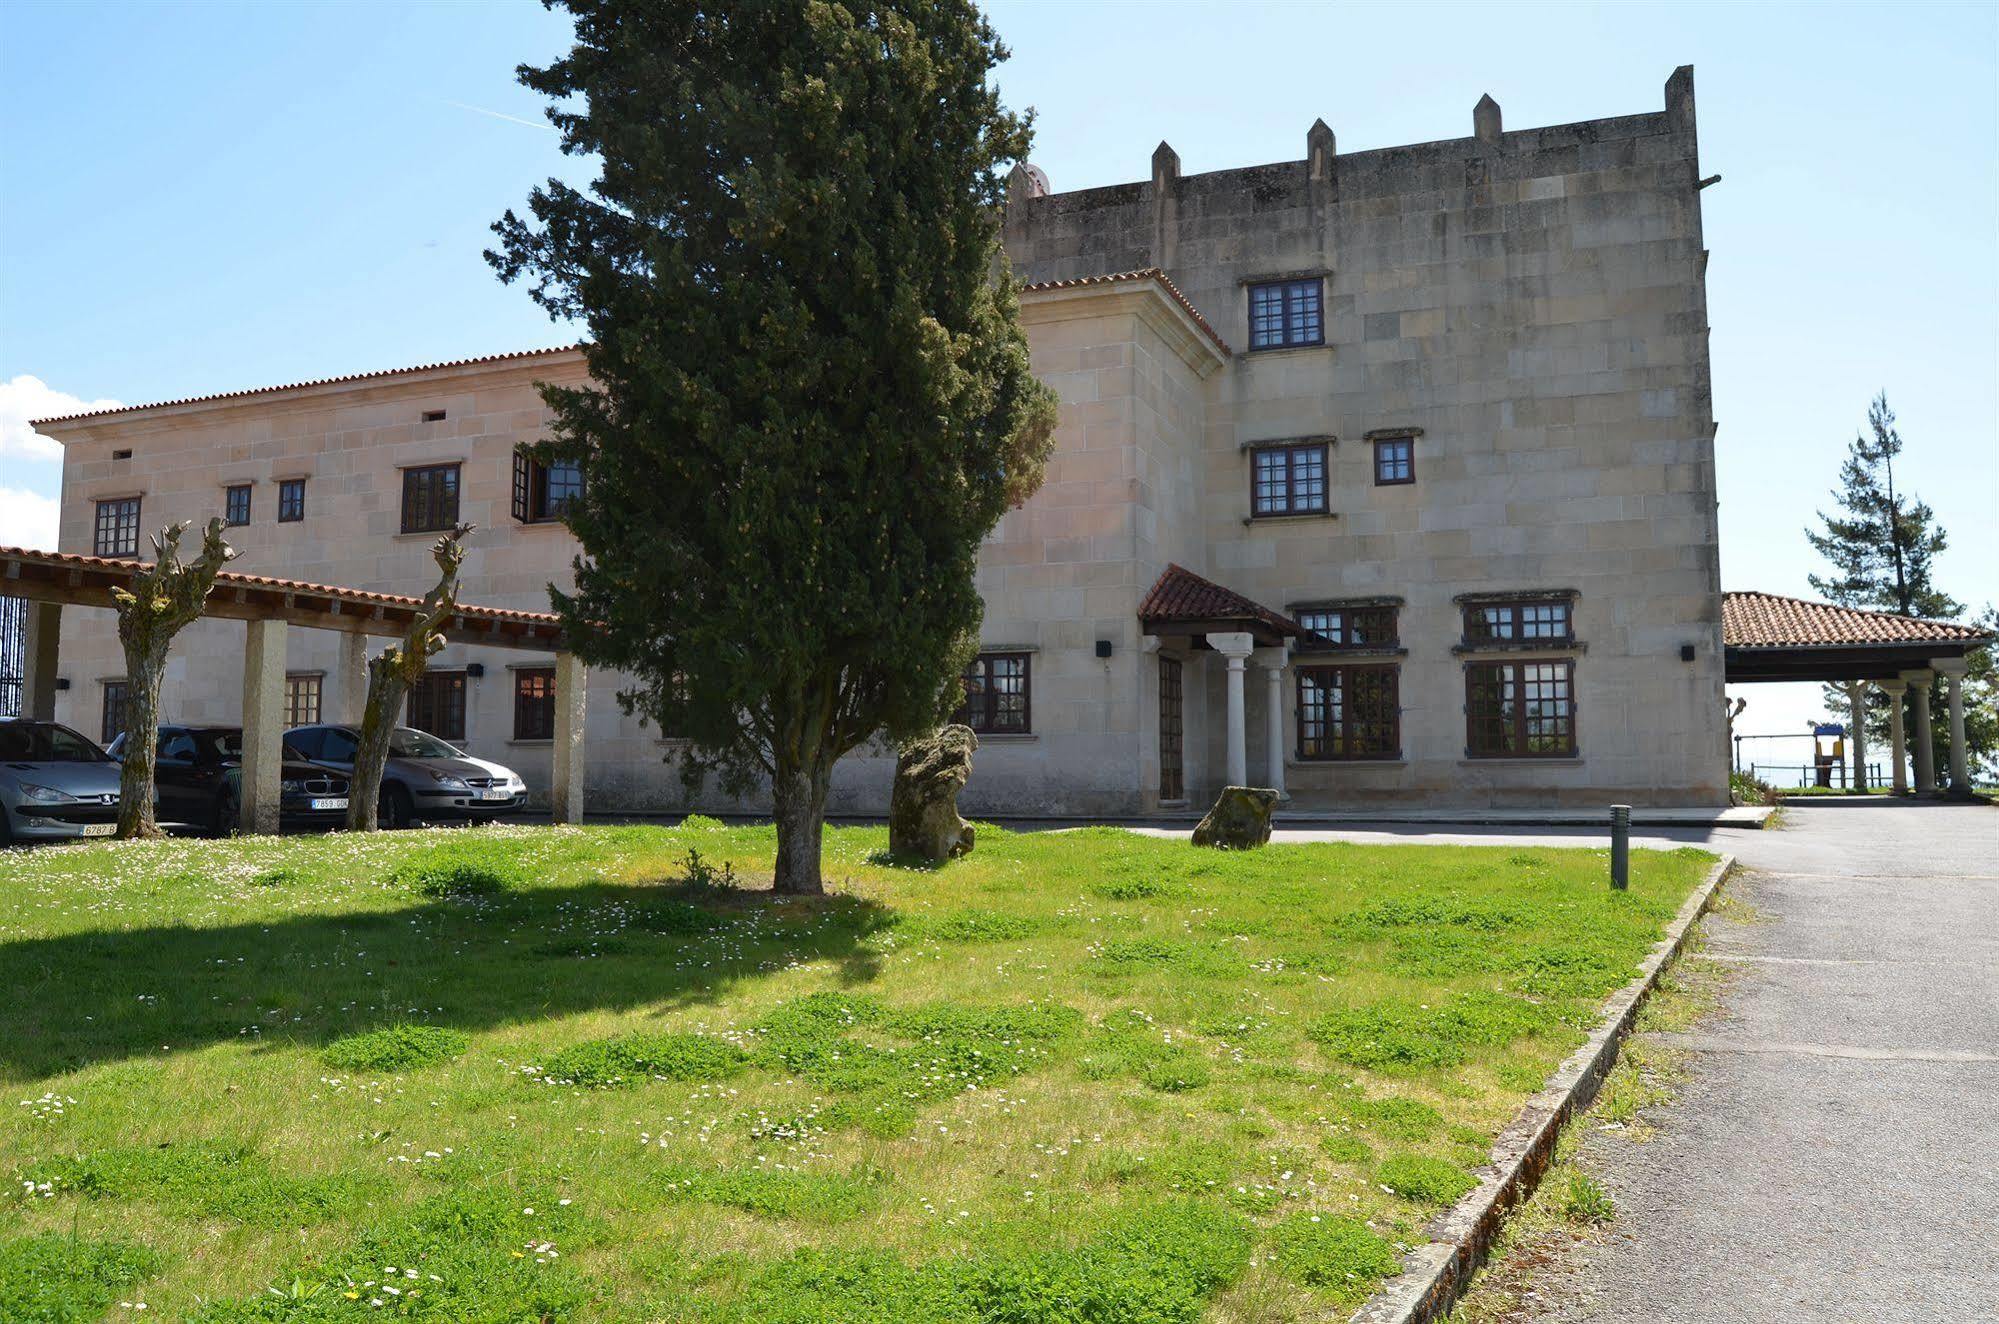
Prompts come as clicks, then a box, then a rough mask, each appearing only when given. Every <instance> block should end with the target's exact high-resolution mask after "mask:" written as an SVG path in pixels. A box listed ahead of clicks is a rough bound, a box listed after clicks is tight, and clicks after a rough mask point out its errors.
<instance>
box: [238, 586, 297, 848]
mask: <svg viewBox="0 0 1999 1324" xmlns="http://www.w3.org/2000/svg"><path fill="white" fill-rule="evenodd" d="M285 634H286V626H285V623H284V622H283V621H250V622H248V623H247V625H246V629H245V633H244V636H243V767H242V786H241V800H240V803H241V805H242V818H241V823H242V829H243V831H245V832H254V833H258V834H260V835H266V836H268V835H270V834H271V833H274V832H276V831H277V830H278V798H279V796H280V795H281V794H282V793H283V788H282V787H280V786H279V784H278V783H279V782H280V781H281V780H282V779H283V767H284V756H285V755H284V751H285Z"/></svg>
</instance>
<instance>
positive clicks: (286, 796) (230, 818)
mask: <svg viewBox="0 0 1999 1324" xmlns="http://www.w3.org/2000/svg"><path fill="white" fill-rule="evenodd" d="M159 730H160V744H159V754H158V756H157V757H156V758H155V760H154V763H153V782H154V785H155V786H156V787H157V788H158V792H159V808H158V814H159V817H160V819H161V820H162V821H163V822H167V823H186V824H188V825H190V826H193V827H198V828H201V829H203V830H205V831H208V832H213V833H215V834H216V835H217V836H222V835H225V834H227V833H229V832H232V831H234V830H235V829H236V826H237V824H238V822H239V821H240V820H241V818H242V810H243V728H242V727H240V726H163V727H161V728H160V729H159ZM124 746H125V737H124V734H123V733H120V734H119V736H118V738H117V739H116V740H113V741H112V742H111V745H110V753H111V755H112V757H114V758H123V757H124ZM346 817H347V778H346V777H344V776H342V775H341V774H339V773H336V772H332V771H329V770H328V769H326V768H322V767H320V766H319V765H317V764H315V763H313V762H311V761H309V760H308V759H307V758H306V757H305V756H304V755H303V754H301V753H299V752H298V750H296V749H294V748H292V746H291V744H290V742H289V741H287V742H286V744H285V747H284V762H283V763H281V764H280V765H279V767H278V824H279V826H280V827H281V828H287V827H289V828H329V827H338V826H339V825H340V824H341V822H343V821H344V820H345V819H346Z"/></svg>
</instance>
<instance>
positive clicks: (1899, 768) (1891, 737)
mask: <svg viewBox="0 0 1999 1324" xmlns="http://www.w3.org/2000/svg"><path fill="white" fill-rule="evenodd" d="M1875 683H1876V684H1878V685H1879V686H1880V687H1881V692H1882V693H1883V694H1885V695H1887V696H1888V746H1889V749H1890V750H1891V751H1892V757H1893V758H1894V760H1895V763H1894V771H1893V774H1892V775H1893V777H1894V781H1895V794H1897V795H1907V794H1908V793H1909V768H1908V750H1907V748H1906V747H1905V745H1904V744H1903V740H1902V699H1903V697H1904V696H1906V695H1907V694H1908V692H1909V682H1908V681H1906V680H1883V681H1876V682H1875Z"/></svg>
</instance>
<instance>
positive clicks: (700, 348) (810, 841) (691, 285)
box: [487, 0, 1055, 892]
mask: <svg viewBox="0 0 1999 1324" xmlns="http://www.w3.org/2000/svg"><path fill="white" fill-rule="evenodd" d="M547 2H548V3H549V4H550V5H551V6H553V5H554V4H556V3H560V4H561V5H562V6H563V7H564V8H565V9H567V10H569V11H570V13H571V14H572V15H573V16H574V19H575V23H576V39H575V44H574V47H573V48H572V49H571V50H570V52H569V53H568V54H567V55H566V56H564V57H563V58H561V59H559V60H557V61H555V62H554V63H552V64H550V65H548V66H547V67H545V68H532V67H523V68H522V69H521V71H520V77H521V81H522V82H523V83H524V84H526V85H527V86H528V87H530V88H533V89H534V90H535V91H537V92H540V93H543V94H544V95H546V96H548V97H550V98H551V99H552V100H553V101H554V103H555V104H554V106H553V107H552V108H551V109H550V110H549V112H548V114H549V118H550V120H551V121H552V122H553V123H554V124H555V126H556V127H557V128H558V129H559V130H560V131H561V133H562V141H563V149H564V151H566V152H568V153H571V154H575V155H582V156H592V157H595V158H597V160H598V161H600V162H601V170H600V172H599V174H598V176H597V178H596V180H595V181H594V182H593V184H592V185H591V187H590V189H589V191H588V193H587V194H586V193H584V192H580V191H578V190H576V189H573V188H570V187H568V186H566V185H564V184H563V183H561V182H560V181H558V180H550V181H549V182H548V183H547V184H546V185H544V186H543V187H541V188H539V189H536V190H535V192H534V194H533V196H532V198H531V199H530V202H529V208H530V210H531V211H532V213H533V217H532V219H531V220H529V219H523V218H522V217H519V216H517V215H515V214H514V213H513V212H511V211H510V212H508V213H507V215H506V216H505V218H504V219H502V220H501V221H500V222H499V223H498V224H497V225H496V226H495V227H494V229H495V231H496V233H497V234H498V235H499V239H500V242H499V245H498V250H497V251H496V252H490V253H488V254H487V258H488V260H489V261H490V262H491V263H492V264H493V265H494V267H495V269H496V270H497V271H498V272H499V274H500V276H501V278H502V279H503V280H506V281H514V280H518V279H523V278H525V279H527V280H529V281H530V282H531V289H532V292H533V294H534V297H535V298H536V300H538V301H539V302H540V303H541V304H542V305H543V306H544V307H545V308H546V309H547V310H548V311H549V313H550V314H551V316H553V317H555V318H557V319H577V320H580V321H581V322H582V323H583V324H584V325H585V326H586V327H587V328H588V331H589V341H588V343H587V344H586V345H585V346H584V352H585V355H586V357H587V359H588V362H589V368H590V374H591V378H592V384H591V385H590V386H589V387H587V388H582V389H573V390H572V389H559V388H553V387H549V388H544V390H543V397H544V399H545V400H546V401H547V402H548V405H549V407H550V409H551V411H552V412H553V415H554V424H553V429H552V436H551V437H550V438H549V439H547V440H546V441H544V442H543V443H542V444H541V446H540V447H539V448H538V449H539V451H540V453H541V455H542V457H543V458H544V459H569V460H576V461H580V462H581V463H582V465H583V467H584V472H585V476H586V481H585V487H584V491H583V495H582V496H581V498H580V499H578V500H576V501H574V502H573V503H571V504H570V506H569V507H568V509H567V511H566V512H565V515H564V518H565V520H566V521H567V523H568V525H569V527H570V528H571V529H572V530H573V531H574V532H575V534H576V536H577V538H578V539H579V541H580V542H581V543H582V548H583V553H582V556H581V557H580V558H578V562H577V565H576V590H575V592H574V593H560V592H557V593H555V594H554V599H555V605H556V609H557V610H558V611H559V612H560V613H561V614H562V615H563V616H564V617H565V619H566V620H567V622H568V623H569V626H570V628H571V630H572V632H573V634H574V636H575V637H576V638H577V639H578V641H579V651H581V653H582V654H583V656H584V657H585V659H586V660H588V661H590V662H592V663H597V664H604V665H608V666H612V667H616V668H619V669H621V670H623V671H625V672H626V673H628V674H629V675H631V676H632V677H634V678H635V684H634V686H633V687H632V688H631V689H630V690H629V691H627V692H626V693H625V694H624V695H622V696H621V701H622V702H623V703H624V704H625V705H626V707H627V710H628V711H636V712H638V713H640V714H642V715H644V716H645V717H647V718H648V719H649V720H651V721H653V722H656V723H657V724H658V726H659V728H660V729H661V730H662V731H668V732H672V733H674V734H675V735H678V736H684V737H686V738H687V739H688V740H689V741H690V742H691V747H692V753H691V755H690V756H689V757H688V758H687V759H686V760H685V762H684V763H683V771H684V772H685V773H686V775H687V777H688V780H689V783H690V785H693V784H698V782H699V781H700V780H701V779H702V778H703V777H704V776H706V775H707V774H709V773H717V774H719V776H720V778H721V780H722V784H723V785H724V786H725V787H726V788H728V789H730V790H732V791H735V792H742V791H746V790H748V789H749V788H750V787H752V786H753V785H755V784H757V783H758V782H759V781H767V782H768V784H769V787H770V790H771V794H772V798H773V801H774V806H775V810H776V819H777V829H778V854H777V869H776V886H777V889H778V890H779V891H784V892H817V891H819V890H821V881H820V858H819V857H820V836H821V825H822V823H823V820H824V811H825V803H826V795H827V790H828V785H829V782H830V778H831V775H832V769H833V764H834V761H835V760H837V759H838V758H840V757H841V756H842V755H844V754H846V753H848V752H850V751H851V750H854V749H855V748H857V747H859V746H860V745H862V744H864V743H866V742H868V741H871V740H874V739H877V738H883V737H886V738H888V739H900V738H904V737H907V736H909V735H912V734H916V733H918V732H920V731H922V730H925V729H927V728H929V727H931V726H934V725H935V724H936V723H937V722H938V721H940V720H942V719H943V718H944V717H945V716H946V715H948V714H949V712H950V711H951V710H952V709H953V708H954V707H955V706H956V705H957V703H958V702H959V701H960V698H961V691H960V689H959V682H958V676H959V673H960V670H961V668H962V667H963V665H964V662H965V660H966V659H967V658H968V656H969V654H970V652H971V650H972V649H973V648H974V647H975V646H976V640H977V632H978V626H979V620H980V613H981V604H980V599H979V595H978V593H977V592H976V590H975V588H974V586H973V571H974V568H975V564H976V559H977V554H978V548H979V544H980V542H981V540H982V539H983V538H984V536H985V535H986V533H987V532H989V531H990V530H991V528H992V527H993V525H994V524H995V523H996V522H997V521H998V519H999V517H1000V515H1001V514H1003V513H1004V512H1005V511H1006V509H1007V508H1008V507H1009V506H1010V505H1012V504H1016V503H1018V502H1019V501H1021V500H1023V499H1025V498H1026V497H1027V496H1028V495H1029V494H1030V493H1032V492H1033V491H1034V490H1035V488H1037V487H1038V486H1039V485H1040V481H1041V474H1042V469H1043V466H1044V464H1045V462H1046V460H1047V456H1048V453H1049V450H1050V448H1051V446H1052V435H1053V429H1054V419H1055V405H1054V397H1053V395H1052V394H1051V393H1050V392H1049V391H1048V390H1047V389H1046V388H1045V387H1043V386H1042V385H1041V384H1040V383H1038V382H1037V381H1035V379H1034V377H1033V375H1032V373H1031V372H1030V370H1029V365H1028V355H1027V343H1026V337H1025V335H1024V333H1023V332H1022V331H1021V329H1020V326H1019V322H1018V306H1017V302H1016V294H1015V291H1016V286H1015V284H1014V282H1013V280H1012V277H1011V275H1010V274H1009V272H1008V268H1007V265H1006V258H1005V253H1004V251H1003V250H1002V248H1001V246H1000V238H999V224H1000V209H1001V206H1002V203H1003V199H1004V179H1003V172H1004V170H1005V169H1006V168H1007V166H1008V165H1009V164H1010V163H1012V162H1014V161H1017V160H1020V159H1023V158H1024V157H1025V155H1026V152H1027V146H1028V140H1029V124H1028V121H1027V119H1025V118H1023V117H1020V116H1016V115H1014V114H1012V113H1011V112H1009V111H1008V110H1006V108H1005V107H1004V106H1003V105H1002V104H1001V103H1000V100H999V97H998V95H997V93H996V92H995V91H994V89H993V88H992V87H991V86H990V84H989V81H988V76H989V74H990V73H991V72H992V70H993V69H994V68H995V66H997V65H998V64H999V62H1000V61H1002V60H1003V59H1005V57H1006V52H1005V50H1004V49H1003V48H1002V47H1001V45H1000V43H999V41H998V39H997V37H996V36H995V34H994V33H993V31H992V29H991V28H990V27H989V26H988V25H987V24H986V23H985V21H984V20H983V19H982V18H981V17H980V15H979V13H978V11H977V10H976V9H975V8H974V7H973V6H972V5H971V4H970V3H968V2H966V0H902V2H901V3H879V4H876V3H865V2H864V0H847V2H844V3H834V2H829V0H745V2H744V3H740V4H731V5H714V4H709V3H699V2H698V0H547Z"/></svg>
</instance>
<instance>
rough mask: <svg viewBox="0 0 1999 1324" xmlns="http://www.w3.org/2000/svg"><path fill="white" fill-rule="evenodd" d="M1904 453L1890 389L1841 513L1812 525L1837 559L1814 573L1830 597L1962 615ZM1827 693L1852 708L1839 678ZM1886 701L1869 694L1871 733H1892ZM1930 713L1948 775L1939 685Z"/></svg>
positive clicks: (1874, 412)
mask: <svg viewBox="0 0 1999 1324" xmlns="http://www.w3.org/2000/svg"><path fill="white" fill-rule="evenodd" d="M1901 453H1902V434H1901V433H1900V432H1899V431H1898V430H1897V429H1896V427H1895V412H1894V411H1893V410H1892V409H1890V408H1889V407H1888V396H1887V393H1886V392H1883V393H1882V394H1880V395H1878V396H1876V397H1875V398H1874V401H1873V403H1871V404H1870V405H1869V406H1868V407H1867V431H1866V432H1863V433H1859V434H1857V435H1856V436H1855V437H1854V438H1853V444H1852V445H1851V446H1849V447H1848V448H1847V453H1846V461H1845V463H1843V464H1842V465H1840V469H1839V481H1840V486H1839V487H1838V489H1837V490H1835V491H1834V493H1833V497H1834V499H1835V500H1836V501H1837V502H1838V503H1839V507H1840V513H1839V514H1837V515H1828V514H1826V513H1825V512H1824V511H1820V512H1819V520H1820V522H1821V523H1822V524H1823V525H1824V526H1825V527H1824V531H1823V532H1815V531H1813V530H1811V529H1807V530H1805V537H1806V539H1808V540H1809V541H1810V542H1811V545H1812V547H1813V549H1814V550H1816V551H1817V552H1818V553H1819V554H1820V555H1821V556H1823V557H1825V558H1826V559H1827V560H1828V561H1830V562H1832V566H1833V570H1834V573H1832V574H1829V575H1810V576H1807V578H1808V579H1809V581H1810V583H1811V586H1812V588H1813V589H1814V590H1815V591H1817V592H1818V593H1819V594H1820V595H1821V596H1823V597H1824V598H1825V599H1826V600H1827V601H1829V602H1836V603H1839V604H1840V605H1842V606H1846V607H1865V608H1867V609H1869V610H1871V611H1891V612H1895V613H1896V614H1898V615H1902V616H1918V617H1926V618H1931V619H1942V620H1951V619H1955V618H1956V617H1958V616H1959V615H1961V614H1962V613H1963V612H1964V609H1965V608H1964V604H1963V603H1961V602H1959V601H1958V600H1957V599H1956V598H1953V597H1951V596H1950V594H1948V593H1946V592H1944V591H1943V590H1942V589H1940V588H1938V587H1937V585H1936V580H1935V578H1934V568H1935V561H1936V556H1937V553H1939V552H1941V551H1943V549H1944V547H1945V545H1946V539H1945V535H1944V530H1943V528H1942V527H1941V526H1940V525H1938V524H1937V523H1936V512H1935V511H1933V510H1931V509H1930V507H1929V505H1928V504H1927V503H1926V502H1923V501H1920V500H1918V499H1916V498H1914V497H1912V496H1909V495H1908V494H1906V493H1905V492H1903V491H1901V490H1900V489H1898V488H1897V487H1896V485H1895V459H1896V457H1897V456H1899V455H1900V454H1901ZM1825 701H1826V706H1827V707H1829V708H1831V709H1832V710H1833V711H1834V712H1844V711H1845V710H1846V702H1847V700H1846V694H1845V691H1844V690H1842V689H1841V688H1840V687H1838V686H1836V685H1828V686H1826V689H1825ZM1904 703H1905V704H1906V705H1907V707H1906V711H1905V712H1904V713H1903V719H1902V720H1903V729H1904V730H1905V731H1908V732H1913V731H1914V729H1915V703H1916V698H1915V692H1914V691H1913V690H1911V691H1910V693H1909V694H1908V695H1907V696H1905V698H1904ZM1887 705H1888V698H1887V696H1886V695H1884V694H1882V693H1880V692H1879V691H1878V690H1877V691H1874V692H1873V693H1872V694H1871V695H1870V696H1869V700H1868V709H1869V713H1868V717H1869V720H1868V728H1869V734H1870V735H1871V736H1873V737H1874V738H1875V739H1876V740H1877V741H1883V742H1885V741H1886V740H1887V738H1888V715H1887V711H1888V710H1887ZM1930 715H1931V722H1932V728H1933V730H1934V732H1935V735H1936V738H1935V741H1934V746H1935V749H1934V753H1935V756H1936V761H1937V772H1938V778H1939V783H1941V778H1942V769H1943V768H1944V767H1945V766H1946V764H1947V761H1948V757H1949V739H1950V738H1949V734H1948V733H1949V723H1948V721H1947V709H1946V707H1945V701H1944V697H1943V694H1942V693H1941V687H1940V686H1939V687H1934V688H1933V690H1932V694H1931V714H1930ZM1967 743H1970V742H1969V736H1968V733H1967ZM1881 747H1882V746H1881V745H1879V744H1877V745H1876V748H1881ZM1911 748H1913V746H1912V747H1911Z"/></svg>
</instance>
